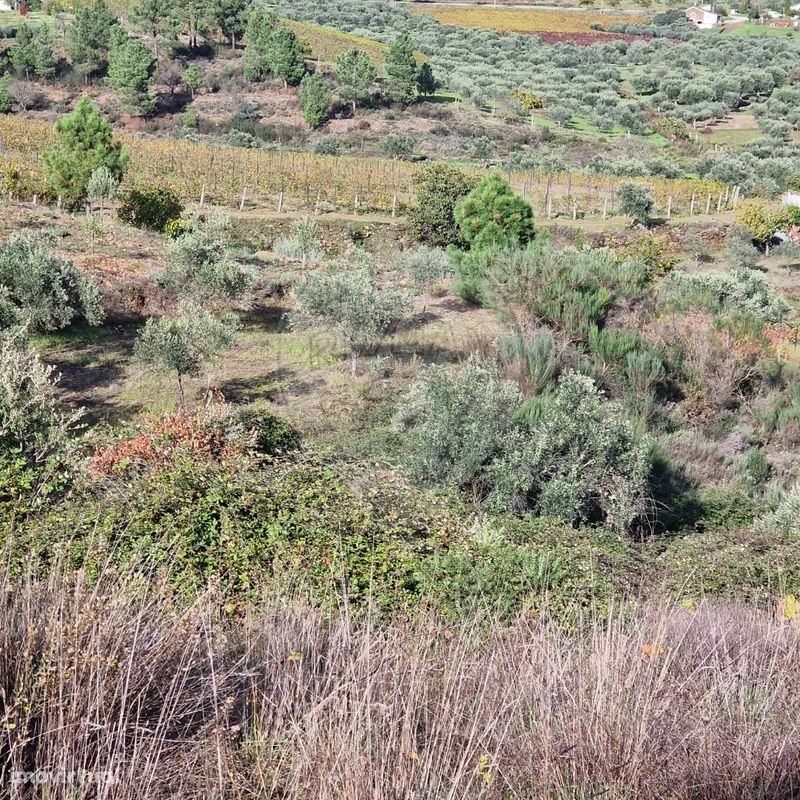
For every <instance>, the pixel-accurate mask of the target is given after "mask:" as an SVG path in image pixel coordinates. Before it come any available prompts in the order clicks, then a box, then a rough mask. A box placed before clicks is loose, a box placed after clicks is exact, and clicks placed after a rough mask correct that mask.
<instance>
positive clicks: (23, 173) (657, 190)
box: [0, 117, 738, 218]
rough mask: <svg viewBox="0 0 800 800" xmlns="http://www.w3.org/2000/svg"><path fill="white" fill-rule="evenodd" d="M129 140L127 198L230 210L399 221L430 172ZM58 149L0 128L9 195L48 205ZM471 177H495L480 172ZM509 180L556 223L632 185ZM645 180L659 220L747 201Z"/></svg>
mask: <svg viewBox="0 0 800 800" xmlns="http://www.w3.org/2000/svg"><path fill="white" fill-rule="evenodd" d="M121 138H122V140H123V142H124V144H125V147H126V148H127V149H128V151H129V152H130V166H129V169H128V173H127V177H126V179H125V183H124V185H123V189H125V188H133V187H151V186H153V185H162V186H165V187H169V188H171V189H173V190H174V191H175V192H176V193H178V194H179V195H180V196H181V197H183V198H184V199H186V200H187V201H198V200H200V199H201V198H203V199H204V200H206V201H208V202H211V203H216V204H219V205H223V206H244V205H247V206H249V207H258V208H268V209H277V208H281V209H287V210H289V209H297V210H315V211H331V210H339V211H350V212H358V211H364V212H373V213H385V214H389V213H400V211H401V210H402V207H403V206H404V205H406V204H408V203H410V202H413V196H414V188H413V177H414V175H415V174H416V173H417V172H418V171H419V170H420V169H422V167H421V166H420V165H419V164H412V163H409V162H406V161H399V160H390V159H382V158H365V157H353V156H323V155H313V154H310V153H301V152H294V151H289V150H277V149H276V150H251V149H244V148H221V147H214V146H212V145H208V144H201V143H195V142H188V141H185V140H175V139H145V138H139V137H135V136H123V137H121ZM52 141H53V133H52V130H51V129H50V127H49V126H48V125H46V124H40V123H30V122H26V121H23V120H19V119H16V118H13V117H10V118H5V119H0V142H2V147H0V172H2V174H3V176H4V179H5V184H4V185H5V190H6V192H9V191H10V192H12V193H14V194H18V195H20V196H31V195H33V194H39V196H40V197H44V196H46V194H47V188H46V186H45V184H44V181H43V171H42V163H41V153H42V151H43V150H44V149H46V148H47V147H48V146H50V144H51V143H52ZM465 170H467V171H469V172H472V173H476V174H481V173H485V171H486V170H483V169H481V168H479V167H475V166H467V167H465ZM503 175H504V177H505V178H506V179H507V180H508V181H509V183H511V185H512V186H513V187H514V189H515V190H516V191H517V192H518V193H520V194H521V195H523V196H524V197H525V198H526V199H528V200H529V201H530V202H531V204H532V205H533V206H534V210H535V211H536V213H537V215H538V216H549V217H554V216H572V217H576V218H577V217H586V218H600V217H605V216H609V215H612V214H614V213H615V210H616V189H617V187H618V186H619V184H620V183H621V182H623V181H625V180H630V179H621V178H606V177H603V178H598V177H596V176H592V175H589V174H586V173H583V172H581V173H563V174H549V173H546V172H542V171H540V170H531V171H529V172H524V173H520V172H513V173H503ZM638 180H640V181H642V182H645V183H647V185H648V186H649V187H650V189H651V192H652V194H653V197H654V199H655V201H656V212H657V213H658V214H660V215H662V216H671V215H675V216H677V215H692V214H704V213H711V212H716V211H720V210H722V209H723V208H728V207H730V206H731V205H733V204H735V202H736V200H737V199H738V193H737V192H735V191H732V190H731V189H729V188H727V187H725V186H722V185H720V184H718V183H713V182H710V181H696V180H665V179H657V178H647V179H638Z"/></svg>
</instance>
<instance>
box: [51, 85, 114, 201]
mask: <svg viewBox="0 0 800 800" xmlns="http://www.w3.org/2000/svg"><path fill="white" fill-rule="evenodd" d="M55 130H56V140H57V141H56V145H55V147H53V148H52V149H51V150H48V151H46V152H45V153H44V164H45V174H46V176H47V180H48V182H49V183H50V185H51V186H52V188H53V191H54V192H55V193H56V194H57V195H59V196H60V197H61V198H62V199H63V201H64V202H65V203H66V204H67V205H69V206H73V207H75V206H78V205H80V204H81V203H82V202H83V201H84V200H85V199H86V187H87V186H88V183H89V179H90V178H91V176H92V173H93V172H94V170H96V169H97V168H98V167H101V166H105V167H107V168H108V169H109V171H110V172H111V174H112V175H113V176H114V177H115V178H117V179H121V178H122V175H123V173H124V171H125V166H126V164H127V163H128V154H127V152H126V151H125V150H123V149H122V145H121V144H120V143H119V142H114V141H113V131H112V129H111V123H110V122H109V121H108V120H107V119H106V118H105V117H104V116H103V115H102V113H101V112H100V110H99V109H98V108H97V106H95V105H94V104H93V103H92V101H91V100H89V98H88V97H82V98H81V99H80V100H79V101H78V103H77V105H76V106H75V109H74V110H73V112H72V113H71V114H67V115H66V116H64V117H62V118H61V119H59V120H58V122H56V128H55Z"/></svg>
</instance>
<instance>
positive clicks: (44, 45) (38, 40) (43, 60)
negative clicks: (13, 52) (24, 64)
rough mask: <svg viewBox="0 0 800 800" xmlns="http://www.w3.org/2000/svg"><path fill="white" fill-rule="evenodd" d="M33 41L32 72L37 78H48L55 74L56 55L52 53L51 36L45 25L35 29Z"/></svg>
mask: <svg viewBox="0 0 800 800" xmlns="http://www.w3.org/2000/svg"><path fill="white" fill-rule="evenodd" d="M33 43H34V72H35V74H36V77H37V78H40V79H42V80H50V79H51V78H54V77H55V74H56V57H55V55H54V54H53V36H52V34H51V33H50V29H49V28H48V27H47V26H46V25H41V26H40V27H39V29H38V30H37V31H36V35H35V36H34V39H33Z"/></svg>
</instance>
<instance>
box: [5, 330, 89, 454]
mask: <svg viewBox="0 0 800 800" xmlns="http://www.w3.org/2000/svg"><path fill="white" fill-rule="evenodd" d="M57 381H58V378H57V376H55V375H54V369H53V367H51V366H48V365H46V364H44V363H43V362H42V360H41V359H40V358H39V356H38V355H36V354H35V353H33V352H31V350H30V347H29V345H28V339H27V335H26V331H25V329H24V328H23V327H15V328H10V329H8V330H5V331H0V451H3V452H9V451H12V450H18V451H20V453H21V454H22V456H23V457H24V458H26V459H27V460H29V461H31V462H34V463H37V462H41V461H44V460H45V459H46V458H47V457H48V456H49V455H50V454H52V453H53V451H54V450H56V449H57V448H59V447H60V446H61V445H63V444H64V442H65V441H66V439H67V437H68V436H69V433H70V431H71V430H73V429H74V428H75V425H76V423H77V422H78V420H79V419H80V417H81V412H80V411H76V412H71V413H68V414H65V413H63V412H62V411H61V410H60V409H59V407H58V404H57V402H56V398H55V391H54V387H55V385H56V383H57Z"/></svg>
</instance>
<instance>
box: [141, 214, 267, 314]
mask: <svg viewBox="0 0 800 800" xmlns="http://www.w3.org/2000/svg"><path fill="white" fill-rule="evenodd" d="M183 225H184V228H183V232H182V233H181V235H180V236H178V238H177V239H175V240H174V241H173V242H172V243H171V244H170V245H169V248H168V249H167V264H166V267H165V268H164V270H163V271H162V272H160V273H157V274H156V275H155V281H156V283H157V284H158V285H160V286H162V287H163V288H164V289H166V290H167V291H168V292H169V293H170V294H171V295H173V296H174V297H189V298H191V299H194V300H196V301H197V302H199V303H201V304H208V303H212V304H213V303H219V302H224V301H231V300H239V299H241V298H242V297H244V295H245V294H246V293H247V292H249V291H250V289H251V288H252V286H253V284H254V283H255V280H256V277H257V276H256V273H255V271H254V270H253V269H252V268H251V267H249V266H247V265H245V264H241V263H239V262H238V261H237V260H236V259H235V258H234V256H233V252H232V250H231V239H230V221H229V220H228V219H227V218H226V217H223V216H210V217H208V218H206V219H203V218H201V217H199V216H197V215H194V216H191V217H189V218H188V219H185V220H184V223H183Z"/></svg>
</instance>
